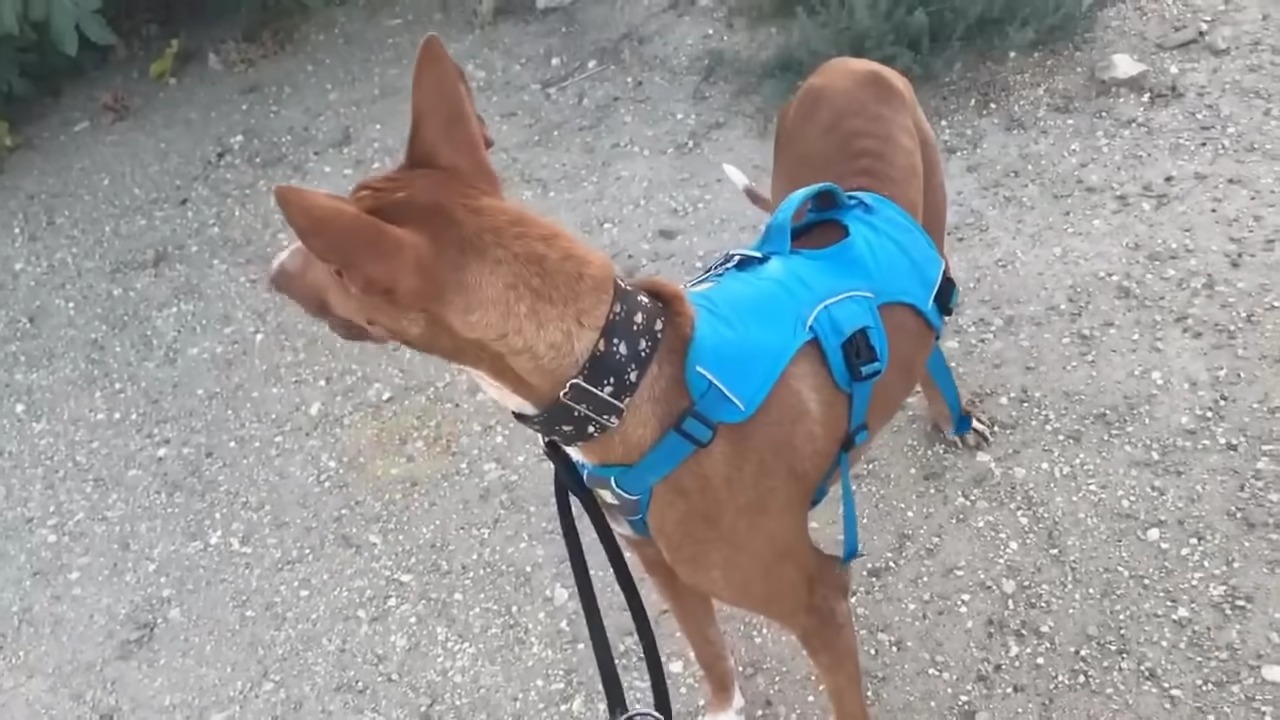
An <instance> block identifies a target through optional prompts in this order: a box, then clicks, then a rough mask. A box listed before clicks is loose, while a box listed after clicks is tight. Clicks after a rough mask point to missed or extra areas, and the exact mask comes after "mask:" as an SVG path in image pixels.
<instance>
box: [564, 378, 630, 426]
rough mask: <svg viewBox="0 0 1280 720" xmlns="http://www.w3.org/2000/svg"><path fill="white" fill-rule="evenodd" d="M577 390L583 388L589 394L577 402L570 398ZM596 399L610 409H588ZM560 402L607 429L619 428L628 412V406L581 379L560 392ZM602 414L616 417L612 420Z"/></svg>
mask: <svg viewBox="0 0 1280 720" xmlns="http://www.w3.org/2000/svg"><path fill="white" fill-rule="evenodd" d="M575 388H582V389H583V390H585V391H586V393H587V394H586V395H585V396H584V397H581V398H579V401H575V400H573V399H571V398H570V397H569V394H570V391H571V390H574V389H575ZM596 399H599V400H603V401H604V402H605V404H607V405H608V406H609V407H608V408H606V409H600V412H597V411H596V410H592V409H591V408H589V407H587V405H589V404H590V403H591V402H593V401H594V400H596ZM560 402H562V403H564V404H565V405H568V406H569V407H571V408H573V409H574V410H577V411H578V412H580V413H582V414H583V415H585V416H587V417H588V418H590V419H591V420H594V421H596V422H598V423H600V424H601V425H604V426H605V427H607V428H616V427H618V423H620V422H621V421H622V415H623V413H625V412H626V411H627V406H626V405H623V404H622V403H620V402H618V401H617V400H615V399H613V398H612V397H610V396H609V395H608V394H607V393H605V392H604V391H603V390H599V389H597V388H594V387H592V386H590V385H588V384H586V383H585V382H583V381H582V380H581V379H580V378H574V379H572V380H570V381H569V382H567V383H565V386H564V389H563V390H561V391H560ZM597 409H599V408H597ZM602 413H603V414H609V415H613V416H614V417H613V418H612V419H610V418H607V417H604V416H603V415H602Z"/></svg>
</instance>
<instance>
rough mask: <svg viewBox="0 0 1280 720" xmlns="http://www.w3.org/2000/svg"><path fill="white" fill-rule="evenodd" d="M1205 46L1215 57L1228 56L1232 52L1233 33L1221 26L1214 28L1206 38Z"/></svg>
mask: <svg viewBox="0 0 1280 720" xmlns="http://www.w3.org/2000/svg"><path fill="white" fill-rule="evenodd" d="M1204 46H1205V47H1207V48H1209V52H1211V53H1213V54H1214V55H1226V54H1227V53H1229V52H1231V31H1230V30H1228V29H1226V28H1225V27H1222V26H1221V25H1219V26H1217V27H1215V28H1213V30H1210V31H1209V34H1208V35H1206V36H1205V38H1204Z"/></svg>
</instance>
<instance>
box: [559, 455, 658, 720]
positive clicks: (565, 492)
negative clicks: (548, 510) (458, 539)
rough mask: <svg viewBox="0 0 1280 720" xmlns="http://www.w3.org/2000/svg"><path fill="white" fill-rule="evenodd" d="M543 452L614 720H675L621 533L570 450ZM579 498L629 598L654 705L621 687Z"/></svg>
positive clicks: (574, 577)
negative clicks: (633, 705) (631, 703)
mask: <svg viewBox="0 0 1280 720" xmlns="http://www.w3.org/2000/svg"><path fill="white" fill-rule="evenodd" d="M542 451H543V453H544V454H545V455H546V456H547V459H548V460H550V461H551V465H552V466H553V467H554V468H555V496H556V514H557V515H558V516H559V519H560V533H561V535H563V536H564V547H565V551H566V552H567V553H568V555H569V567H570V569H571V570H572V572H573V584H574V586H575V587H576V588H577V591H578V604H579V605H580V606H581V607H582V614H583V616H584V619H585V620H586V623H587V634H588V636H589V637H590V639H591V652H592V654H593V655H594V656H595V660H596V669H597V670H598V671H599V673H600V684H601V686H602V688H603V689H604V696H605V705H606V707H607V708H608V712H609V718H610V720H671V718H672V713H671V694H670V691H669V690H668V688H667V678H666V675H665V673H664V672H663V668H662V658H661V657H660V656H659V654H658V640H657V638H656V636H655V635H654V633H653V625H652V624H651V623H650V622H649V614H648V613H647V612H646V611H645V607H644V599H643V598H642V597H640V588H639V587H638V586H637V585H636V581H635V577H634V576H633V575H632V574H631V568H630V566H629V565H627V558H626V556H625V555H623V554H622V548H621V547H620V546H619V545H618V538H617V536H615V535H614V532H613V528H611V527H609V521H608V519H607V518H606V517H605V515H604V510H603V509H602V508H601V507H600V501H599V499H598V498H597V497H596V494H595V493H594V492H592V491H591V489H590V488H588V487H587V485H586V482H585V481H584V480H583V478H582V473H581V472H580V471H579V470H578V467H577V466H576V465H575V464H574V463H573V460H572V459H571V458H570V457H569V454H568V453H566V452H565V451H564V448H563V447H561V446H560V444H559V443H557V442H555V441H553V440H546V439H544V440H543V443H542ZM570 495H572V496H573V497H574V498H576V499H577V501H578V504H579V505H581V506H582V509H583V511H584V512H585V513H586V515H587V518H588V519H589V520H590V521H591V526H592V528H593V529H594V530H595V533H596V536H597V537H598V538H599V539H600V545H601V547H602V548H603V549H604V554H605V557H606V558H607V559H608V560H609V567H610V569H611V570H613V577H614V579H615V580H616V581H617V583H618V589H619V590H621V591H622V597H623V599H624V600H626V603H627V611H628V612H629V613H630V615H631V622H632V623H633V624H634V625H635V628H636V637H637V639H639V641H640V649H641V651H642V652H643V653H644V662H645V667H646V669H647V670H648V672H649V684H650V686H651V687H652V688H653V706H654V709H647V708H643V709H637V710H630V709H628V707H627V696H626V692H625V691H624V690H623V687H622V678H621V676H620V675H619V674H618V665H617V663H616V662H615V661H614V658H613V650H612V647H611V645H610V643H609V632H608V630H607V629H606V628H605V624H604V617H603V615H602V614H601V612H600V602H599V600H598V599H597V597H596V591H595V585H594V584H593V583H592V582H591V570H590V568H589V567H588V566H587V554H586V551H585V550H584V549H583V546H582V536H581V534H580V533H579V532H578V525H577V521H576V520H575V519H574V517H573V506H572V505H571V504H570V502H569V496H570Z"/></svg>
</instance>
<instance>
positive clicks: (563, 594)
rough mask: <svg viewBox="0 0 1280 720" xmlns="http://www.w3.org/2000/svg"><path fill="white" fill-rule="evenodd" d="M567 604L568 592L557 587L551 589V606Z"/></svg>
mask: <svg viewBox="0 0 1280 720" xmlns="http://www.w3.org/2000/svg"><path fill="white" fill-rule="evenodd" d="M567 602H569V591H568V590H566V589H565V588H563V587H561V586H559V585H557V586H555V587H554V588H552V589H551V604H552V605H554V606H556V607H560V606H561V605H564V604H565V603H567Z"/></svg>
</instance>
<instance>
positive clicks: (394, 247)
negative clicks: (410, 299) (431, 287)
mask: <svg viewBox="0 0 1280 720" xmlns="http://www.w3.org/2000/svg"><path fill="white" fill-rule="evenodd" d="M275 199H276V205H278V206H279V207H280V211H281V213H283V214H284V219H285V222H287V223H289V227H291V228H293V231H294V233H295V234H296V235H297V236H298V241H299V242H301V243H302V244H303V246H305V247H306V248H307V249H308V250H310V251H311V253H312V254H313V255H315V256H316V258H317V259H319V260H320V261H321V262H323V263H325V264H326V265H329V266H330V267H332V268H333V271H334V274H335V275H337V276H338V277H339V278H340V279H343V280H345V281H347V282H348V283H350V284H351V287H353V288H355V290H356V291H357V292H359V293H360V294H361V295H365V296H368V297H380V298H386V299H393V298H394V297H395V296H396V293H397V291H399V290H403V289H405V288H407V287H408V286H409V284H410V281H411V280H412V277H411V274H412V273H413V272H414V268H421V267H422V266H423V264H424V260H425V254H426V253H428V252H429V251H430V248H429V247H428V243H425V242H421V241H418V240H417V238H415V237H414V236H413V235H411V234H410V233H408V232H406V231H405V230H402V229H401V228H398V227H396V226H394V225H390V224H388V223H385V222H383V221H381V220H379V219H378V218H376V217H373V216H372V215H369V214H368V213H365V212H363V211H361V210H360V208H358V207H356V206H355V204H354V203H352V202H351V201H350V200H348V199H347V198H345V197H342V196H341V195H333V194H330V193H326V192H320V191H318V190H307V189H305V188H300V187H294V186H291V185H277V186H276V188H275Z"/></svg>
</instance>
